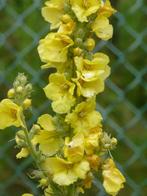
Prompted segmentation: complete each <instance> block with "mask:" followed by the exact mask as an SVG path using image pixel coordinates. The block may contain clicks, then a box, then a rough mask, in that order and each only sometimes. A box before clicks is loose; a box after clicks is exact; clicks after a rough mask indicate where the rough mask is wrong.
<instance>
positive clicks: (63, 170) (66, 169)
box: [42, 157, 90, 186]
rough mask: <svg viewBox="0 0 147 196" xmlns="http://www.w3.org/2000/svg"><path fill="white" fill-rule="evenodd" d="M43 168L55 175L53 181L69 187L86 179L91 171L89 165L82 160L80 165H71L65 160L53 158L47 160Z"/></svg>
mask: <svg viewBox="0 0 147 196" xmlns="http://www.w3.org/2000/svg"><path fill="white" fill-rule="evenodd" d="M42 168H43V169H44V171H46V172H47V173H49V175H50V174H52V175H53V181H54V182H55V183H57V184H58V185H60V186H68V185H70V184H73V183H74V182H76V181H77V180H78V179H85V178H86V174H87V172H88V171H89V170H90V167H89V163H88V161H86V160H82V161H81V162H78V163H75V164H73V163H71V162H69V161H66V160H64V159H61V158H58V157H53V158H47V159H45V161H44V163H43V164H42Z"/></svg>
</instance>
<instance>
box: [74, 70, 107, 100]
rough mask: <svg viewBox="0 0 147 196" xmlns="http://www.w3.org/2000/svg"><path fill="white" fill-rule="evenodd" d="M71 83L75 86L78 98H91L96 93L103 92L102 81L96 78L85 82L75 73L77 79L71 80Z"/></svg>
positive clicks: (79, 74)
mask: <svg viewBox="0 0 147 196" xmlns="http://www.w3.org/2000/svg"><path fill="white" fill-rule="evenodd" d="M73 81H74V82H75V83H76V84H77V87H78V88H77V94H78V96H81V95H82V96H83V97H86V98H91V97H94V96H95V95H97V94H98V93H101V92H103V90H104V80H102V79H101V78H98V79H97V80H93V81H85V79H84V80H83V77H82V75H81V73H79V72H78V71H77V78H76V79H73Z"/></svg>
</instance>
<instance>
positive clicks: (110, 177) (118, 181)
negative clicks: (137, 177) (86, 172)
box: [102, 159, 126, 196]
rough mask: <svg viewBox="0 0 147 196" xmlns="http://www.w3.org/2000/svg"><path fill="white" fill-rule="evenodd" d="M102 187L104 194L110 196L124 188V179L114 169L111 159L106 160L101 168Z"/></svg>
mask: <svg viewBox="0 0 147 196" xmlns="http://www.w3.org/2000/svg"><path fill="white" fill-rule="evenodd" d="M102 174H103V178H104V181H103V186H104V188H105V190H106V192H107V193H108V194H110V195H112V196H116V195H117V194H118V192H119V191H120V189H122V188H123V187H124V185H123V184H124V183H125V181H126V180H125V178H124V176H123V175H122V173H121V172H120V171H119V170H118V169H117V168H116V166H115V163H114V161H113V160H112V159H107V160H106V162H105V164H104V166H103V172H102Z"/></svg>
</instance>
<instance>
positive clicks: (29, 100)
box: [23, 99, 32, 109]
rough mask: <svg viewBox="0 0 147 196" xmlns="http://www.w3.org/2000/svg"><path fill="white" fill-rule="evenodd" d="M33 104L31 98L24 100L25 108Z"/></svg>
mask: <svg viewBox="0 0 147 196" xmlns="http://www.w3.org/2000/svg"><path fill="white" fill-rule="evenodd" d="M31 104H32V100H31V99H25V100H24V102H23V106H24V108H25V109H27V108H29V107H30V106H31Z"/></svg>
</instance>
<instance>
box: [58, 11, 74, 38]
mask: <svg viewBox="0 0 147 196" xmlns="http://www.w3.org/2000/svg"><path fill="white" fill-rule="evenodd" d="M65 16H66V15H65ZM74 28H75V22H74V21H73V20H72V19H71V18H70V17H69V18H68V22H66V21H65V22H64V21H63V22H62V23H61V25H60V27H59V29H58V33H63V34H67V35H70V34H71V33H72V32H73V31H74Z"/></svg>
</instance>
